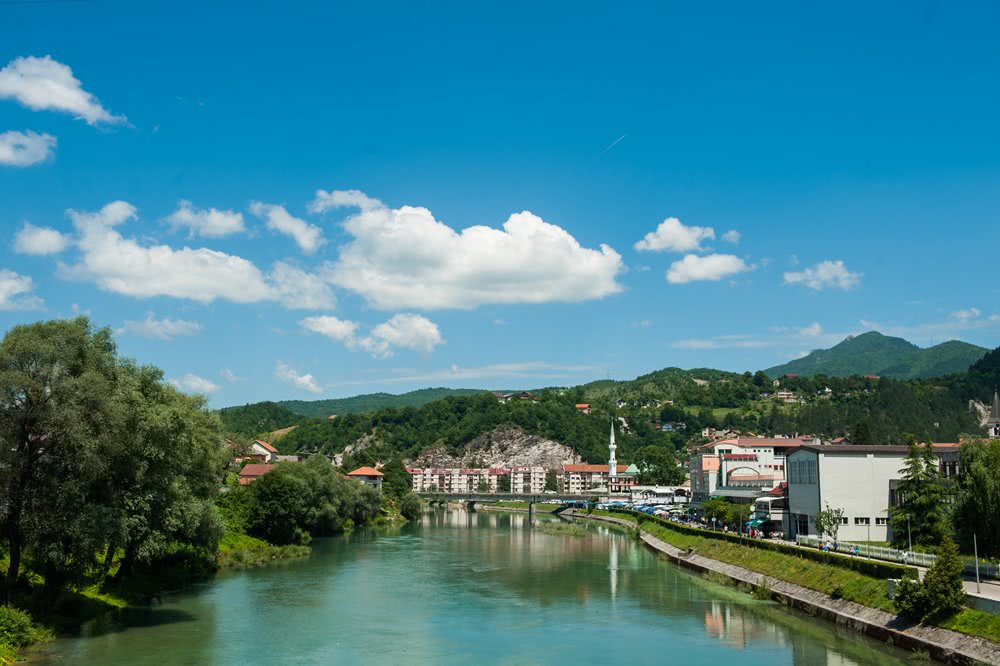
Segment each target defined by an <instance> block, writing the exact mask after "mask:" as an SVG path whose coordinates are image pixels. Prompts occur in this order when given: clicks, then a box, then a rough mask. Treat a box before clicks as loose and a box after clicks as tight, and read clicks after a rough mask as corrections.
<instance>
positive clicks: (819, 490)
mask: <svg viewBox="0 0 1000 666" xmlns="http://www.w3.org/2000/svg"><path fill="white" fill-rule="evenodd" d="M933 446H934V453H935V454H936V455H937V457H938V460H939V462H940V469H941V472H942V474H945V475H951V474H957V473H958V467H957V461H955V460H953V458H957V452H958V445H957V444H934V445H933ZM908 452H909V447H907V446H860V445H851V444H844V445H834V444H827V445H819V446H817V445H812V444H804V445H803V446H802V447H800V448H799V449H798V450H797V451H794V452H793V453H791V454H790V455H789V456H788V513H789V520H788V537H789V538H791V539H794V538H795V537H796V536H797V535H799V534H811V535H813V536H818V535H819V533H818V530H817V529H816V522H815V521H816V513H817V512H819V511H822V510H825V509H826V508H827V507H829V508H830V509H841V510H843V512H844V515H843V518H842V522H841V526H840V530H839V531H838V533H837V538H838V539H840V540H842V541H890V540H891V539H892V528H891V526H890V525H889V507H891V506H893V504H894V499H895V498H894V495H895V486H896V483H897V482H898V481H899V480H900V479H901V478H902V473H901V471H900V470H902V469H903V466H904V459H905V458H906V454H907V453H908Z"/></svg>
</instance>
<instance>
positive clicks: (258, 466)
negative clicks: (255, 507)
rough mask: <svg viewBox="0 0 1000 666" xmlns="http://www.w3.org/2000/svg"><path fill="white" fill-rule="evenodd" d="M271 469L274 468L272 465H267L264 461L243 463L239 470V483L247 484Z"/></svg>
mask: <svg viewBox="0 0 1000 666" xmlns="http://www.w3.org/2000/svg"><path fill="white" fill-rule="evenodd" d="M272 469H274V465H268V464H266V463H250V464H249V465H244V466H243V469H241V470H240V485H241V486H249V485H250V484H251V483H253V482H254V481H256V480H257V479H259V478H260V477H262V476H264V475H265V474H267V473H268V472H270V471H271V470H272Z"/></svg>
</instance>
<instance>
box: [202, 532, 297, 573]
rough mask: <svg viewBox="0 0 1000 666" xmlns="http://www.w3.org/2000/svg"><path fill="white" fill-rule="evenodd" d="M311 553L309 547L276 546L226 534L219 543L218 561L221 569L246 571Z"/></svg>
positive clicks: (246, 536) (241, 535)
mask: <svg viewBox="0 0 1000 666" xmlns="http://www.w3.org/2000/svg"><path fill="white" fill-rule="evenodd" d="M310 552H311V551H310V549H309V547H308V546H300V545H290V546H275V545H272V544H269V543H268V542H266V541H263V540H262V539H256V538H254V537H252V536H249V535H247V534H226V536H225V537H224V538H223V539H222V541H220V542H219V552H218V555H217V557H216V561H217V562H218V565H219V566H220V567H226V568H231V569H246V568H249V567H256V566H260V565H262V564H266V563H268V562H271V561H275V560H287V559H292V558H296V557H306V556H308V555H309V553H310Z"/></svg>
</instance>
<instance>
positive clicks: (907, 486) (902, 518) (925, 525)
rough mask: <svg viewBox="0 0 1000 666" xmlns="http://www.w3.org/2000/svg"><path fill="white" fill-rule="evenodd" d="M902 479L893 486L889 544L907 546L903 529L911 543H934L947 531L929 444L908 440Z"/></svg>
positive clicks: (936, 463)
mask: <svg viewBox="0 0 1000 666" xmlns="http://www.w3.org/2000/svg"><path fill="white" fill-rule="evenodd" d="M900 471H901V472H902V477H903V478H902V479H901V480H900V482H899V484H898V486H897V490H896V496H897V498H898V499H897V504H896V506H894V507H892V508H891V509H890V510H889V511H890V513H889V515H890V518H891V519H892V524H893V526H894V528H895V529H894V530H893V545H896V546H897V547H900V548H905V547H908V534H907V531H906V530H904V529H901V528H902V527H903V526H906V525H907V524H908V525H909V534H911V535H912V537H913V541H914V543H918V544H922V545H928V546H930V545H935V544H938V543H940V541H941V540H942V539H943V538H944V537H945V536H946V535H947V534H948V533H949V531H950V529H949V525H948V520H947V516H946V514H945V502H944V486H943V485H942V482H941V478H940V473H939V471H938V461H937V457H936V456H935V455H934V450H933V448H932V447H931V445H930V444H925V445H918V444H916V443H911V444H910V451H909V453H908V454H907V456H906V459H905V460H904V461H903V469H902V470H900Z"/></svg>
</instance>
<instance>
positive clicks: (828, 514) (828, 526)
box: [815, 504, 844, 541]
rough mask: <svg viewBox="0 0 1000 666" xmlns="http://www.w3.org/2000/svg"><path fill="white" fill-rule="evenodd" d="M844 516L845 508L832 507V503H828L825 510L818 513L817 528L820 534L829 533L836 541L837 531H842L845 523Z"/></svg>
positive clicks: (816, 518)
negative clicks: (841, 528) (841, 527)
mask: <svg viewBox="0 0 1000 666" xmlns="http://www.w3.org/2000/svg"><path fill="white" fill-rule="evenodd" d="M843 518H844V510H843V509H831V508H830V505H829V504H827V505H826V508H825V509H824V510H822V511H818V512H817V513H816V517H815V521H816V529H817V530H819V532H820V534H829V535H830V538H832V539H833V540H834V541H836V540H837V532H839V531H840V526H841V525H842V524H843Z"/></svg>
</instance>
